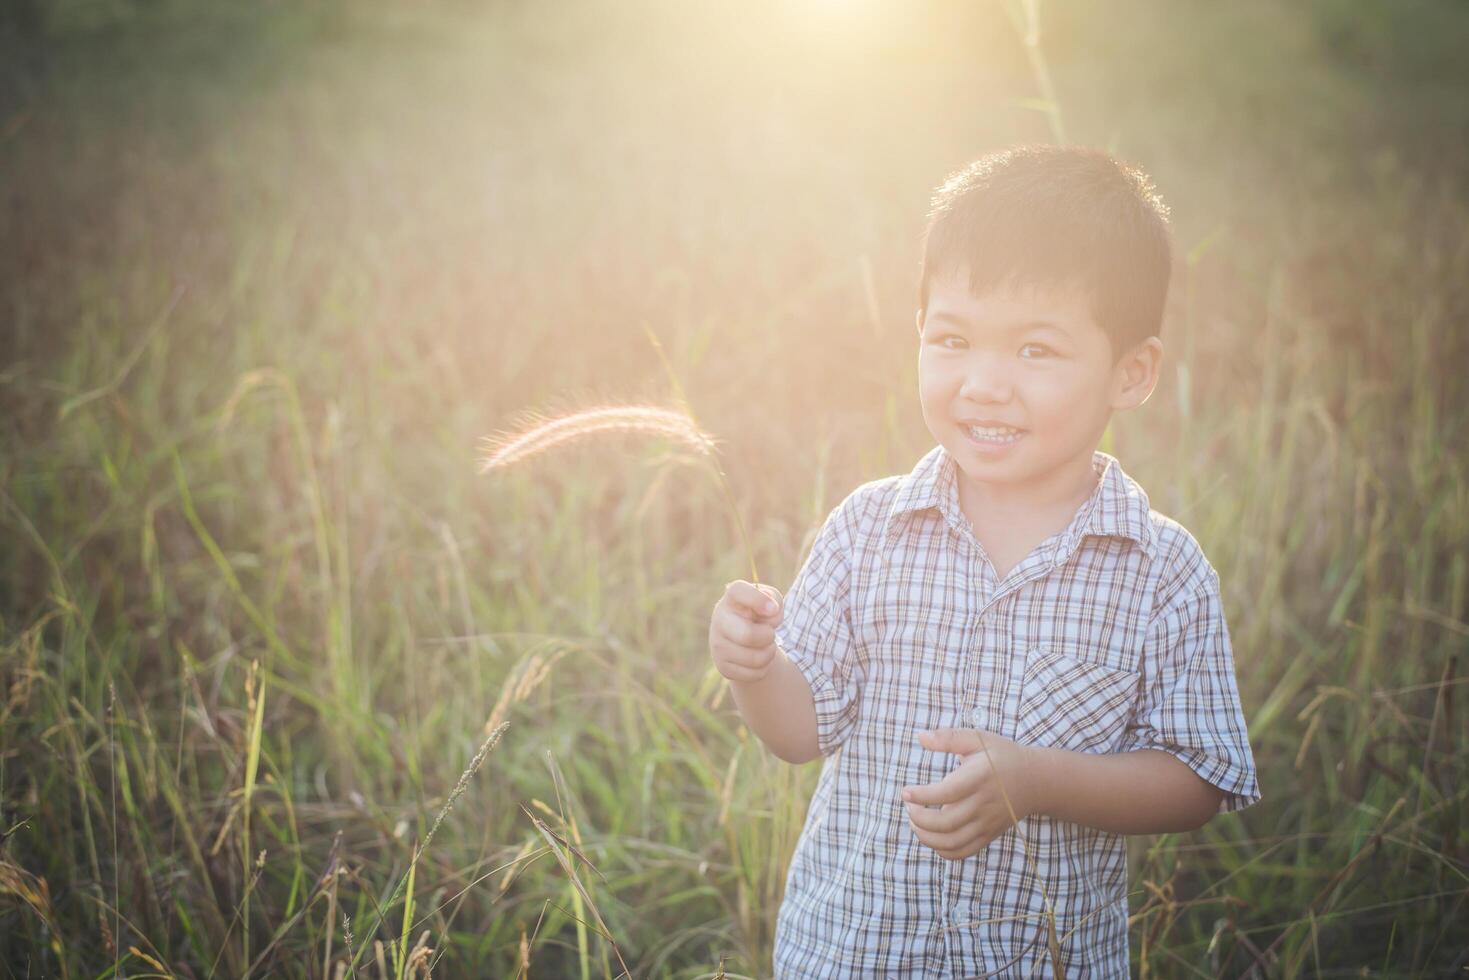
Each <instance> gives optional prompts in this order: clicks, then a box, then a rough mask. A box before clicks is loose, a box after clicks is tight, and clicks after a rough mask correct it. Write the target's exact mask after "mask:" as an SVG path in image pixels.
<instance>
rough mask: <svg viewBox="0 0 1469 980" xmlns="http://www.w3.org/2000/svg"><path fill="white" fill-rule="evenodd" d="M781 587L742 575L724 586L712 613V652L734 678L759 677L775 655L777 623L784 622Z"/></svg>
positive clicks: (718, 665) (721, 668)
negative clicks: (743, 577) (744, 578)
mask: <svg viewBox="0 0 1469 980" xmlns="http://www.w3.org/2000/svg"><path fill="white" fill-rule="evenodd" d="M782 616H783V613H782V609H781V598H780V590H779V589H776V588H775V587H774V586H770V585H755V584H754V583H752V582H746V581H743V580H740V579H736V580H735V581H733V582H731V583H729V584H728V585H727V586H725V587H724V595H723V596H722V597H721V598H720V600H719V602H718V603H716V604H715V606H714V613H713V615H711V616H710V617H709V656H711V657H712V658H713V659H714V666H715V667H716V668H717V669H718V670H719V672H720V673H721V674H723V675H724V676H725V677H726V678H728V679H729V680H732V681H740V682H742V683H750V682H752V681H758V680H760V679H761V678H762V677H764V676H765V673H766V671H768V670H769V669H770V662H771V661H772V660H774V659H775V627H777V626H779V625H780V623H781V619H782Z"/></svg>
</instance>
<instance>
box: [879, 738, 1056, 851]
mask: <svg viewBox="0 0 1469 980" xmlns="http://www.w3.org/2000/svg"><path fill="white" fill-rule="evenodd" d="M918 743H919V744H920V745H922V746H923V747H924V748H926V749H929V750H931V751H934V752H952V753H954V754H955V755H961V756H963V757H964V761H963V762H961V763H960V764H959V766H958V768H956V769H955V770H954V771H953V772H950V773H949V774H948V775H947V776H945V777H944V778H943V779H941V780H939V781H938V782H936V783H929V784H928V785H927V786H905V787H903V794H902V795H903V800H904V803H903V805H904V806H905V807H907V809H908V822H909V824H910V825H911V826H912V827H913V833H914V835H915V836H917V838H918V839H919V840H920V841H922V842H923V843H924V844H926V845H927V846H929V847H931V848H933V849H934V850H935V851H937V852H938V853H939V855H940V856H942V857H945V858H948V859H949V860H950V861H960V860H963V859H964V858H967V857H972V856H973V855H975V854H978V853H979V852H980V851H982V850H984V849H985V848H986V847H989V845H990V842H991V841H993V840H994V839H995V838H996V837H998V836H1000V835H1001V834H1003V833H1004V832H1005V831H1007V830H1009V829H1010V827H1011V826H1012V825H1014V823H1015V821H1016V820H1023V819H1024V818H1025V817H1028V816H1030V815H1031V814H1032V813H1037V812H1039V811H1040V809H1041V805H1040V800H1039V794H1040V792H1041V787H1040V785H1039V780H1038V779H1037V778H1036V777H1035V775H1034V773H1035V772H1036V767H1035V765H1034V760H1033V758H1032V753H1033V752H1034V750H1033V749H1031V748H1029V747H1027V746H1024V745H1021V744H1019V743H1018V742H1012V741H1011V740H1010V739H1008V738H1005V737H1004V736H1003V735H997V734H996V733H994V732H987V731H981V730H980V729H977V728H940V729H939V730H937V731H932V732H920V733H919V736H918ZM986 749H988V752H986V751H985V750H986ZM935 804H941V805H942V807H941V809H936V810H931V809H928V807H929V806H932V805H935ZM1012 811H1013V819H1012Z"/></svg>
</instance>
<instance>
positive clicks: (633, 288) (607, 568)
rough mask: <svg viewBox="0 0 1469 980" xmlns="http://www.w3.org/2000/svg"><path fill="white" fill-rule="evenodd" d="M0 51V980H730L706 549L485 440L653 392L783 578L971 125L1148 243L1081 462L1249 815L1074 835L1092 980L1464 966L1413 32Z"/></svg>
mask: <svg viewBox="0 0 1469 980" xmlns="http://www.w3.org/2000/svg"><path fill="white" fill-rule="evenodd" d="M0 25H3V26H0V202H3V207H0V542H3V547H0V834H3V838H0V966H3V969H4V971H5V975H7V976H17V977H19V976H108V975H117V976H123V975H125V976H159V975H165V976H178V977H194V978H203V977H207V976H214V975H219V976H226V975H228V976H240V975H244V974H247V973H250V974H253V975H267V974H268V975H273V976H274V975H280V976H310V977H323V976H324V977H336V976H341V975H344V974H353V975H361V976H371V977H378V976H388V975H392V976H419V975H424V974H425V973H426V971H427V970H428V969H429V968H430V967H431V968H432V969H433V970H434V971H435V972H436V973H437V974H439V975H441V976H515V975H518V974H523V973H526V972H527V971H528V973H529V974H530V975H534V976H572V977H591V976H599V977H602V976H616V975H619V974H620V973H622V972H624V971H626V972H629V973H631V974H632V975H634V976H659V977H663V976H668V977H685V978H692V977H711V976H715V975H717V974H718V973H719V972H720V971H721V970H722V971H724V972H725V973H726V974H727V975H729V976H764V975H768V974H769V970H770V950H771V943H772V937H773V929H774V923H775V915H776V911H777V909H778V906H779V900H780V895H781V889H782V886H783V883H784V877H785V870H786V866H787V862H788V859H789V855H790V852H791V849H792V848H793V847H794V844H795V840H796V837H797V835H798V833H799V831H800V827H801V821H802V818H803V816H804V813H805V808H806V803H807V800H808V799H809V794H810V791H811V789H812V788H813V787H814V785H815V780H816V776H817V772H818V768H819V767H818V766H817V765H808V766H805V767H799V768H798V767H791V766H788V765H786V764H784V763H781V762H779V761H777V760H775V759H774V758H773V757H772V756H770V755H769V754H768V753H767V752H765V751H764V749H763V748H762V746H761V745H760V744H759V743H758V740H756V739H754V738H753V737H752V736H751V735H750V734H749V732H748V731H746V730H745V729H744V728H743V726H742V724H741V723H740V720H739V717H738V715H737V713H736V712H735V710H734V708H733V705H732V703H731V701H730V700H729V699H728V697H727V695H726V693H725V690H724V682H723V681H722V679H721V678H720V677H719V676H718V675H717V673H715V672H714V671H713V669H712V667H711V666H710V664H709V658H708V653H707V645H706V634H707V626H708V615H709V611H710V609H711V607H712V606H713V603H714V602H715V600H716V599H717V598H718V596H719V595H720V593H721V592H722V588H723V585H724V583H725V582H727V581H728V580H730V579H732V578H735V577H747V573H748V570H749V562H748V560H747V559H746V552H745V548H744V546H743V545H742V543H741V540H740V536H739V534H738V533H737V531H736V529H735V527H736V525H735V523H734V520H733V514H732V513H731V507H730V504H729V503H728V502H727V501H726V498H725V496H724V495H723V494H722V493H721V490H720V487H719V485H718V484H717V482H715V481H714V480H712V479H710V477H709V474H708V472H707V471H705V470H703V469H701V468H700V467H699V466H698V465H695V464H696V463H697V461H696V460H694V459H692V458H691V457H690V456H689V454H688V453H687V452H686V451H684V450H682V449H680V447H678V446H676V445H672V444H665V443H660V442H649V441H643V442H636V441H632V440H629V439H627V438H616V439H612V438H609V439H598V440H596V441H595V442H590V443H582V444H580V445H578V446H577V447H575V448H568V449H566V450H564V451H561V452H558V453H554V454H548V455H546V456H543V457H541V458H539V459H536V460H533V461H531V462H528V463H526V464H524V465H522V466H520V467H518V468H515V469H512V470H509V471H507V472H505V473H504V474H500V475H495V476H493V477H489V476H481V475H479V474H478V473H477V466H478V458H477V457H478V453H479V450H478V442H479V440H480V438H481V437H483V436H485V435H488V434H490V433H492V432H494V431H497V430H500V429H503V428H505V427H507V426H509V425H511V424H513V423H514V421H515V420H516V419H517V418H518V417H519V416H520V413H522V412H524V411H526V410H534V411H540V412H545V413H554V412H558V411H565V410H568V409H572V408H575V407H579V406H583V405H588V404H593V403H598V402H602V401H614V402H633V401H645V402H652V403H656V404H662V405H673V404H676V399H677V393H676V388H675V380H676V383H677V386H680V387H681V388H682V390H683V391H684V392H685V393H686V394H687V397H688V403H689V406H690V408H691V409H692V411H693V412H694V414H695V415H696V417H697V418H698V420H699V422H700V424H701V425H702V426H703V427H704V428H705V429H707V430H708V431H709V432H710V433H712V434H713V435H714V436H716V437H717V438H718V439H719V440H720V451H721V458H722V460H723V465H724V468H725V470H726V472H727V474H728V477H729V483H730V487H731V489H732V496H733V499H734V503H735V506H736V507H737V508H738V511H739V513H740V514H741V515H742V518H743V520H744V522H745V523H746V525H747V526H748V528H749V531H750V538H751V541H752V542H753V548H754V552H755V557H756V560H757V561H758V565H759V569H760V573H761V576H762V579H763V580H766V581H770V582H773V583H775V584H777V585H778V586H780V587H782V588H784V587H785V586H787V585H789V583H790V581H791V578H792V577H793V575H794V573H795V571H796V569H797V568H798V567H799V565H800V562H801V559H802V557H803V554H804V548H805V547H806V546H807V545H808V544H809V541H810V537H811V535H812V534H813V533H814V530H815V528H816V527H817V526H818V525H819V523H820V521H821V520H822V518H823V517H824V516H825V514H826V513H827V511H828V510H829V509H830V508H831V507H832V506H834V505H835V504H836V503H837V502H838V501H840V500H841V499H842V498H843V497H844V496H845V495H846V494H847V493H848V492H849V491H850V490H851V489H852V488H854V487H855V486H856V485H857V484H858V483H860V482H863V481H865V480H869V479H873V478H876V477H879V476H884V475H888V474H890V473H896V472H906V471H907V470H908V469H909V468H911V466H912V465H913V463H914V462H915V461H916V460H917V458H918V457H919V456H920V455H922V453H923V452H924V451H926V450H927V449H928V448H930V446H931V445H932V443H931V441H930V439H929V437H928V435H927V432H926V430H925V429H924V427H923V423H922V419H921V416H920V414H919V410H918V405H917V399H916V373H915V368H916V343H915V339H914V335H913V309H914V305H915V303H914V301H915V289H916V271H917V262H918V255H919V251H918V249H919V236H920V233H921V230H922V226H923V221H924V214H925V211H926V208H927V205H928V200H929V195H930V193H931V192H932V190H933V188H934V187H935V186H936V185H937V184H938V183H940V182H941V180H942V179H943V177H944V176H945V175H946V174H947V173H948V172H950V171H951V170H953V169H956V168H958V167H960V166H962V165H963V164H965V163H966V162H968V161H969V160H970V159H972V158H974V157H975V156H977V155H979V154H981V153H983V152H986V151H990V150H994V149H997V148H1000V147H1003V146H1005V145H1008V144H1011V143H1015V142H1021V141H1068V142H1076V143H1083V144H1087V145H1093V146H1099V147H1102V148H1105V149H1107V150H1109V151H1111V152H1113V153H1115V154H1117V155H1119V156H1121V157H1122V158H1124V159H1126V160H1128V161H1130V162H1133V163H1136V164H1138V165H1140V166H1142V167H1143V168H1145V169H1146V170H1148V171H1149V172H1150V173H1151V174H1152V175H1153V176H1154V178H1155V180H1156V182H1157V185H1158V187H1159V189H1160V191H1161V193H1162V195H1163V197H1164V200H1165V201H1166V202H1167V203H1168V204H1170V205H1171V206H1172V208H1173V215H1174V232H1175V236H1176V239H1177V244H1178V252H1177V261H1176V267H1175V276H1174V280H1173V287H1172V291H1171V294H1170V299H1169V307H1168V314H1167V320H1166V324H1165V328H1164V332H1163V340H1164V343H1165V346H1166V348H1167V350H1168V362H1167V368H1166V371H1165V378H1164V381H1163V383H1162V385H1161V387H1160V389H1159V390H1158V391H1157V393H1156V394H1155V395H1154V397H1153V398H1152V400H1151V401H1150V402H1149V404H1148V405H1147V406H1146V407H1145V408H1143V409H1142V410H1140V411H1138V412H1134V413H1131V414H1130V415H1129V416H1127V417H1124V418H1120V419H1119V420H1117V422H1116V424H1115V425H1114V427H1113V429H1112V431H1111V432H1110V433H1109V436H1108V443H1107V446H1108V448H1109V449H1110V451H1112V452H1113V453H1115V454H1116V455H1118V456H1119V457H1120V458H1121V460H1122V462H1123V464H1124V465H1125V466H1126V468H1127V469H1128V471H1129V472H1130V473H1131V474H1132V475H1133V476H1135V477H1136V478H1138V479H1139V481H1140V482H1141V483H1142V484H1143V485H1144V486H1145V487H1146V488H1147V489H1148V491H1149V493H1150V496H1151V498H1152V502H1153V505H1154V506H1155V507H1156V508H1158V509H1159V510H1161V511H1163V512H1164V513H1167V514H1169V515H1171V516H1174V517H1176V518H1178V519H1179V520H1181V521H1183V522H1184V523H1185V524H1186V525H1187V526H1188V527H1189V528H1190V529H1191V530H1192V531H1193V532H1194V534H1195V535H1196V536H1197V537H1198V538H1199V540H1200V541H1201V543H1202V544H1203V546H1204V548H1205V551H1206V552H1207V554H1208V555H1209V557H1210V560H1211V561H1212V562H1213V564H1214V565H1215V567H1216V568H1217V569H1218V570H1219V573H1220V576H1221V579H1222V583H1223V589H1224V595H1225V598H1226V601H1227V603H1228V613H1229V619H1230V625H1231V631H1232V635H1233V639H1234V650H1235V659H1236V669H1237V674H1238V679H1239V686H1240V692H1241V696H1242V699H1243V703H1244V708H1245V714H1246V717H1247V719H1248V721H1249V726H1250V734H1251V741H1252V744H1253V746H1254V751H1255V757H1256V762H1257V765H1258V767H1259V771H1260V780H1261V784H1262V788H1263V792H1264V800H1263V802H1261V803H1260V804H1258V805H1256V806H1254V807H1252V808H1250V809H1248V810H1245V811H1243V812H1241V813H1238V814H1229V815H1224V816H1220V817H1218V818H1216V819H1214V820H1213V821H1212V822H1211V823H1209V824H1208V825H1207V826H1206V827H1205V828H1203V829H1202V830H1200V831H1198V832H1197V833H1193V834H1179V835H1163V836H1158V837H1146V838H1134V839H1132V840H1131V841H1130V843H1129V849H1130V855H1131V860H1130V870H1131V889H1130V894H1131V907H1132V910H1133V923H1132V930H1131V942H1132V954H1133V957H1134V965H1135V972H1136V974H1138V975H1142V976H1170V977H1171V976H1180V977H1182V976H1239V975H1242V974H1246V973H1248V972H1250V971H1256V973H1257V975H1260V976H1302V975H1309V976H1345V975H1351V976H1391V977H1410V976H1412V977H1416V976H1439V975H1450V974H1456V973H1458V972H1460V971H1462V969H1463V968H1464V967H1465V965H1466V964H1469V927H1466V922H1469V904H1466V899H1469V834H1466V830H1465V827H1466V824H1469V821H1466V814H1465V795H1466V792H1469V778H1466V777H1469V734H1466V733H1469V726H1466V725H1465V723H1464V718H1465V712H1466V707H1469V705H1466V696H1469V691H1466V689H1465V686H1464V685H1465V684H1466V683H1469V656H1466V654H1469V610H1466V603H1469V463H1466V460H1465V456H1464V446H1465V445H1466V425H1469V385H1466V365H1469V329H1466V322H1469V196H1466V187H1465V184H1466V179H1465V174H1466V173H1469V166H1466V162H1469V161H1466V156H1469V61H1466V60H1465V59H1464V58H1463V57H1462V51H1463V47H1464V43H1465V41H1466V39H1469V7H1466V6H1465V5H1464V4H1462V3H1457V2H1452V0H1405V2H1397V3H1392V4H1388V3H1380V2H1379V3H1372V2H1348V0H1308V2H1304V3H1298V4H1277V3H1268V2H1263V0H1243V2H1239V3H1230V4H1217V3H1201V2H1195V0H1182V2H1167V3H1165V2H1162V0H1119V2H1115V3H1110V4H1106V5H1102V4H1088V3H1079V2H1064V3H1063V2H1047V3H1044V4H1040V3H1034V4H1032V3H1023V2H1016V3H1005V2H981V0H965V2H924V3H903V4H899V3H892V2H879V0H786V2H779V3H777V2H764V0H757V2H749V3H742V4H715V3H704V2H693V3H690V2H674V0H664V2H654V0H626V2H620V3H610V2H602V0H567V2H561V3H528V2H510V0H506V2H496V3H478V4H475V3H468V2H433V3H429V2H421V3H406V2H405V3H385V2H361V3H347V2H345V0H312V2H303V3H278V2H277V3H237V2H225V0H212V2H207V3H184V2H181V0H149V2H143V0H64V2H55V3H43V2H40V0H20V2H18V3H17V2H16V0H12V2H11V3H10V4H9V6H8V7H6V9H5V10H4V12H3V13H0ZM649 331H651V332H652V333H653V334H655V335H656V336H657V337H658V338H661V343H662V346H663V348H664V350H665V352H666V356H667V367H665V366H664V365H663V364H662V363H661V362H660V359H659V356H658V354H657V353H656V351H655V349H654V346H653V344H652V343H651V342H650V340H649ZM506 722H508V728H504V727H502V724H503V723H506ZM494 733H499V738H498V741H496V740H495V738H494ZM486 747H488V749H487V754H486ZM450 804H452V806H450ZM440 818H442V819H440ZM430 835H431V836H432V840H431V841H428V843H427V846H421V845H423V844H424V842H425V841H426V839H427V838H428V837H429V836H430ZM415 854H417V855H418V857H417V860H415Z"/></svg>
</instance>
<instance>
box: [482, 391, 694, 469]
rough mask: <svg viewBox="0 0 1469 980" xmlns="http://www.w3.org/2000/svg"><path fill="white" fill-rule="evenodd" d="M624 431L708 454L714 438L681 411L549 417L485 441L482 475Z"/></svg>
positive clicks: (614, 409)
mask: <svg viewBox="0 0 1469 980" xmlns="http://www.w3.org/2000/svg"><path fill="white" fill-rule="evenodd" d="M609 432H626V433H636V434H641V435H647V436H653V437H656V438H663V439H669V440H672V441H674V442H677V443H681V444H683V445H685V446H688V447H689V448H691V449H693V450H695V451H696V452H698V453H700V454H701V455H705V456H707V455H710V454H711V453H712V452H713V450H714V439H713V437H711V436H710V435H708V434H707V433H706V432H704V431H703V430H701V429H700V428H699V427H698V426H697V425H695V424H694V420H693V419H691V418H689V416H688V415H686V414H684V413H683V412H679V411H675V410H673V409H668V408H660V407H658V406H656V405H604V406H600V407H597V408H588V409H584V410H582V411H580V412H573V413H571V414H569V415H559V416H555V417H552V418H544V417H540V416H534V417H531V418H530V419H529V420H528V421H527V423H526V424H525V425H522V426H521V427H519V428H517V429H514V430H512V431H510V432H504V433H499V434H496V435H493V436H490V437H488V438H486V439H485V440H484V445H483V448H484V451H485V456H484V459H483V460H482V462H481V465H480V472H481V473H488V472H490V471H491V470H497V469H503V468H504V467H506V466H510V465H511V464H513V463H519V462H521V461H523V460H526V459H529V458H531V457H532V456H537V455H540V454H541V453H543V452H546V451H547V450H549V449H554V448H556V447H558V446H561V445H564V444H565V443H568V442H571V441H573V440H576V439H580V438H581V437H582V436H589V435H595V434H598V433H609Z"/></svg>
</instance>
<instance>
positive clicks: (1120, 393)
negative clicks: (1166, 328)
mask: <svg viewBox="0 0 1469 980" xmlns="http://www.w3.org/2000/svg"><path fill="white" fill-rule="evenodd" d="M1162 370H1163V341H1161V340H1159V339H1158V338H1157V337H1149V338H1148V339H1146V340H1144V341H1143V342H1142V343H1140V344H1138V345H1137V346H1136V347H1133V348H1132V349H1131V350H1129V351H1127V353H1125V354H1123V355H1122V357H1121V358H1119V359H1118V361H1117V364H1116V366H1115V367H1113V368H1112V408H1113V409H1114V410H1116V411H1125V410H1127V409H1129V408H1137V407H1138V406H1139V405H1141V404H1142V403H1143V402H1145V401H1147V400H1148V396H1149V395H1151V394H1152V393H1153V389H1154V388H1156V387H1157V386H1158V377H1159V375H1160V374H1161V373H1162Z"/></svg>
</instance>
